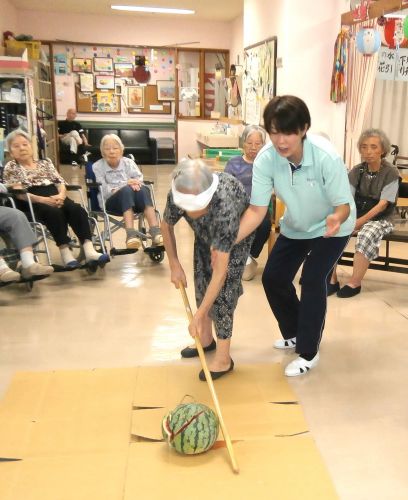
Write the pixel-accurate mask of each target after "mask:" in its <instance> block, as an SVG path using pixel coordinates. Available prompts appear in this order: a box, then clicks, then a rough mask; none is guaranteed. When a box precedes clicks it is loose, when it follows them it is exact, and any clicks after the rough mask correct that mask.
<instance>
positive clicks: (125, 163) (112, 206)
mask: <svg viewBox="0 0 408 500" xmlns="http://www.w3.org/2000/svg"><path fill="white" fill-rule="evenodd" d="M100 147H101V153H102V159H100V160H98V161H97V162H96V163H94V165H93V171H94V174H95V178H96V181H97V182H99V183H101V185H102V192H103V195H104V198H105V206H106V210H107V211H108V212H111V213H113V214H117V215H123V221H124V223H125V229H126V246H127V248H134V249H137V248H139V246H140V240H139V238H138V237H137V233H136V231H135V229H134V213H135V212H143V213H144V215H145V217H146V219H147V223H148V224H149V228H150V230H149V231H150V236H151V238H152V243H153V246H161V245H162V244H163V238H162V235H161V232H160V228H159V223H158V220H157V217H156V212H155V210H154V207H153V202H152V198H151V195H150V191H149V189H148V188H147V187H146V186H144V185H143V174H142V172H141V171H140V170H139V168H138V167H137V165H136V163H135V162H134V161H133V160H131V159H130V158H125V157H124V156H123V151H124V149H125V147H124V145H123V143H122V141H121V140H120V138H119V137H118V136H117V135H115V134H108V135H105V136H104V137H103V138H102V140H101V146H100Z"/></svg>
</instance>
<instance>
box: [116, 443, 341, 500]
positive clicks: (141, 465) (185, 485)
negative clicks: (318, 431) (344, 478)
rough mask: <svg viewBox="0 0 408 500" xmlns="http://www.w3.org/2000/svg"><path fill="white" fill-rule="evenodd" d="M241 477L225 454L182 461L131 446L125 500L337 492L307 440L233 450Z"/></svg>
mask: <svg viewBox="0 0 408 500" xmlns="http://www.w3.org/2000/svg"><path fill="white" fill-rule="evenodd" d="M234 450H235V451H236V456H237V460H238V463H239V467H240V473H239V475H236V474H233V473H232V472H231V469H230V467H229V462H228V455H227V451H226V449H225V448H218V449H212V450H210V451H209V452H207V453H204V454H202V455H197V456H182V455H178V454H177V453H176V452H175V451H173V450H170V449H169V448H166V447H165V446H163V444H162V443H133V444H131V445H130V452H129V461H128V474H127V476H126V485H125V495H124V500H134V499H135V498H143V495H142V494H141V492H148V494H147V496H145V498H149V500H163V498H169V499H178V498H184V497H185V496H191V497H192V498H194V500H208V499H209V498H234V500H248V499H249V498H256V500H264V499H265V500H270V499H273V498H276V499H279V500H294V499H297V498H299V499H300V498H301V499H302V500H317V499H322V500H323V499H324V500H332V499H336V498H337V496H336V492H335V490H334V488H333V485H332V483H331V480H330V477H329V476H328V473H327V471H326V469H325V467H324V464H323V462H322V460H321V457H320V455H319V453H318V451H317V449H316V446H315V444H314V441H313V439H312V438H311V437H308V436H295V437H290V438H287V437H286V438H264V439H253V440H249V441H239V442H237V443H235V444H234Z"/></svg>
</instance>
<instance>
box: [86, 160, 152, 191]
mask: <svg viewBox="0 0 408 500" xmlns="http://www.w3.org/2000/svg"><path fill="white" fill-rule="evenodd" d="M92 169H93V172H94V174H95V179H96V182H100V183H101V185H102V192H103V195H104V197H105V200H106V199H108V198H109V196H111V195H112V191H113V190H114V189H120V188H121V187H123V186H126V184H127V181H128V180H129V179H138V180H140V181H143V174H142V172H141V171H140V170H139V167H138V166H137V165H136V163H135V162H134V161H133V160H131V159H130V158H125V157H122V158H121V159H120V162H119V165H118V166H117V167H116V168H112V167H111V166H109V164H108V162H107V161H106V160H105V159H104V158H102V159H101V160H98V161H97V162H95V163H94V164H93V166H92Z"/></svg>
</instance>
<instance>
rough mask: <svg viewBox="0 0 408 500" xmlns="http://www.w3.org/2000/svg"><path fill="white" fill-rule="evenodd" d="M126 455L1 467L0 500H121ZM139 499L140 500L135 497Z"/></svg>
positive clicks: (31, 461)
mask: <svg viewBox="0 0 408 500" xmlns="http://www.w3.org/2000/svg"><path fill="white" fill-rule="evenodd" d="M126 463H127V451H126V452H121V453H115V452H113V453H111V452H109V453H95V454H92V453H83V454H75V455H72V454H70V455H65V454H62V455H58V456H52V457H42V458H27V459H24V460H23V461H21V462H10V463H1V464H0V477H1V480H0V498H1V500H122V499H123V485H124V482H125V476H126ZM137 498H141V497H137Z"/></svg>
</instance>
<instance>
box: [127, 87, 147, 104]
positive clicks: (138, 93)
mask: <svg viewBox="0 0 408 500" xmlns="http://www.w3.org/2000/svg"><path fill="white" fill-rule="evenodd" d="M127 92H128V103H127V104H128V107H129V108H143V106H144V87H128V88H127Z"/></svg>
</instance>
